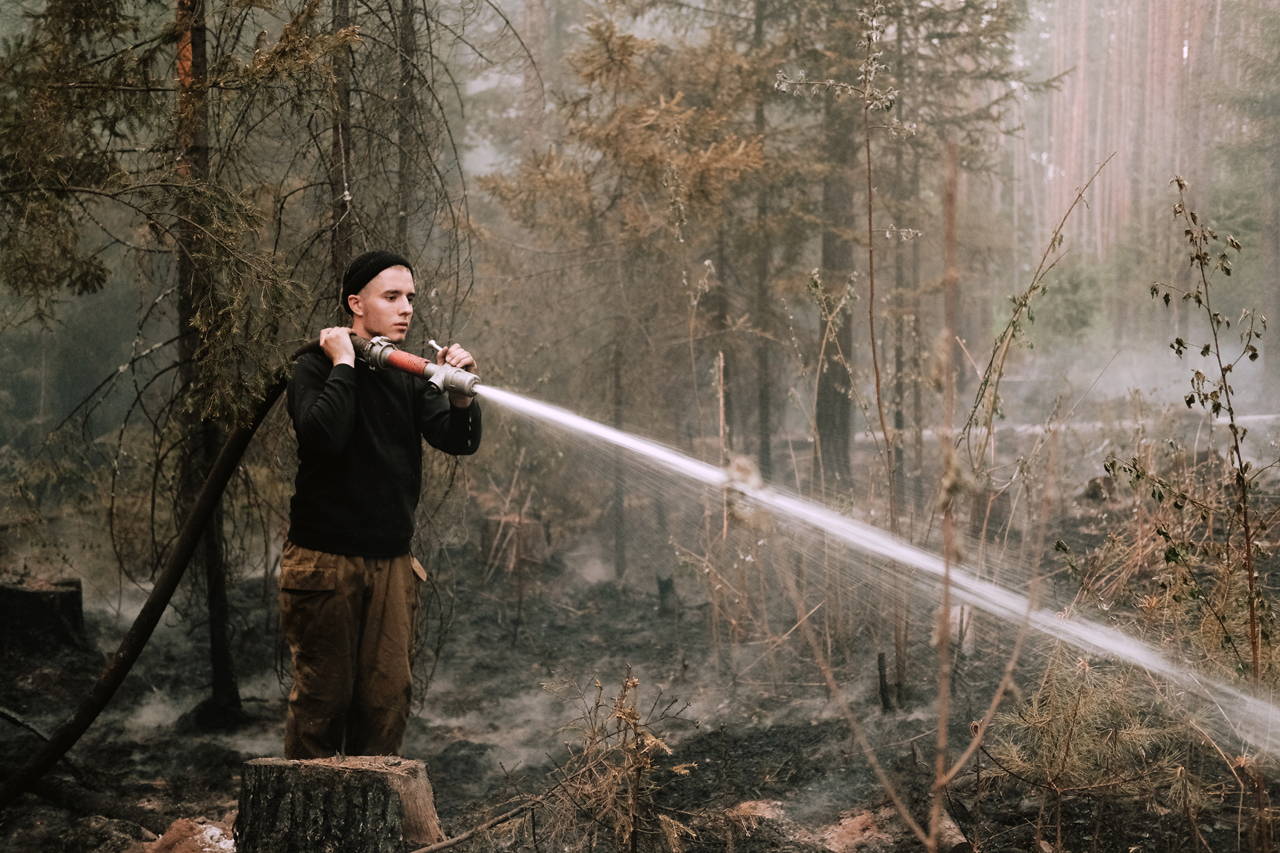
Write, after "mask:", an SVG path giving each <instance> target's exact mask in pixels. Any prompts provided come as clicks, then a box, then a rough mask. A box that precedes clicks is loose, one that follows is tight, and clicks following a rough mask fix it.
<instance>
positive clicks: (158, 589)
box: [0, 335, 476, 809]
mask: <svg viewBox="0 0 1280 853" xmlns="http://www.w3.org/2000/svg"><path fill="white" fill-rule="evenodd" d="M352 338H353V339H354V343H355V345H356V348H357V351H358V352H359V353H360V356H361V357H362V358H364V359H365V360H366V361H369V362H370V363H371V364H377V365H378V366H380V367H394V368H396V369H398V370H403V371H405V372H408V373H413V374H415V375H420V376H426V377H427V378H428V379H430V380H431V381H432V382H433V383H435V384H437V385H438V386H439V387H440V388H441V390H444V391H456V392H458V393H462V394H467V395H468V396H474V394H475V384H476V377H475V376H474V374H469V373H466V372H465V371H462V370H458V369H457V368H453V367H448V366H447V365H435V364H433V363H431V362H427V361H425V360H424V359H421V358H418V357H417V356H413V355H409V354H408V353H405V352H401V351H400V350H397V349H396V348H395V347H394V346H392V345H391V344H390V343H380V342H378V341H376V340H375V341H372V342H371V341H366V340H364V339H363V338H359V337H356V336H355V335H352ZM319 351H320V342H319V340H314V341H311V342H310V343H308V344H305V345H303V346H302V347H301V348H299V349H298V351H297V352H295V353H294V354H293V357H292V359H293V360H296V359H297V358H298V357H299V356H301V355H303V354H304V353H308V352H319ZM459 374H460V375H459ZM437 377H439V379H438V380H437ZM288 385H289V380H288V377H287V376H281V377H280V378H278V379H277V380H276V381H275V382H274V383H273V384H272V385H271V387H270V388H268V389H267V393H266V394H264V395H263V397H262V400H261V401H260V402H259V403H258V405H257V407H256V408H255V409H254V412H253V419H252V420H251V421H250V422H249V423H248V424H246V425H245V426H242V427H240V428H239V429H237V430H236V431H235V432H233V433H231V436H230V437H229V438H228V439H227V441H226V443H225V444H223V445H222V450H221V451H220V452H219V453H218V458H217V459H216V460H214V463H213V467H212V468H211V469H210V470H209V475H208V476H207V477H206V478H205V481H204V485H203V486H201V488H200V494H199V495H197V496H196V502H195V505H194V506H193V507H192V508H191V512H190V513H189V514H188V515H187V519H186V521H185V522H183V524H182V529H181V530H180V531H179V532H178V538H177V539H176V540H175V541H174V543H173V549H172V550H171V551H170V552H169V559H167V560H166V561H165V564H164V568H163V569H161V571H160V574H159V575H158V576H157V577H156V579H155V583H154V585H153V586H152V588H151V594H150V595H149V596H147V601H146V603H145V604H144V605H143V606H142V611H141V612H140V613H139V614H138V617H137V618H136V619H135V620H134V621H133V625H132V626H130V628H129V630H128V632H126V633H125V635H124V639H122V640H121V641H120V647H119V648H118V649H116V653H115V655H113V656H112V658H111V660H110V661H108V662H107V665H106V667H105V668H104V669H103V670H102V674H101V675H99V676H98V680H97V682H96V683H95V684H94V685H93V687H92V688H91V689H90V690H89V692H88V694H86V695H85V697H84V699H82V700H81V701H80V705H79V707H78V708H76V711H75V713H74V714H73V715H72V716H71V718H70V719H68V720H67V721H66V722H64V723H63V724H62V725H60V726H58V728H56V729H55V730H54V731H53V733H52V734H51V735H49V739H48V740H46V741H45V742H44V744H43V745H42V746H41V747H40V748H39V749H37V750H36V751H35V752H34V753H32V754H31V757H30V758H28V759H27V760H26V762H24V763H23V765H22V766H21V767H19V768H18V769H17V770H16V771H14V772H13V774H12V775H11V776H10V777H9V778H8V779H5V780H4V782H3V783H0V809H3V808H5V807H7V806H8V805H9V804H10V803H12V802H13V801H14V800H16V799H17V798H18V797H20V796H21V795H22V794H23V792H24V791H26V790H28V789H29V788H31V787H32V786H33V785H35V783H36V782H37V781H39V779H40V777H41V776H43V775H44V774H45V773H48V772H49V770H50V769H52V768H53V766H54V765H55V764H57V763H58V761H59V760H61V759H62V757H63V756H64V755H66V754H67V752H68V751H69V750H70V749H71V747H73V746H75V745H76V742H77V741H79V740H80V738H81V737H83V736H84V733H85V732H86V731H88V730H89V726H91V725H93V722H94V720H96V719H98V715H99V714H101V713H102V711H103V709H104V708H106V707H107V704H108V703H109V702H110V701H111V698H112V697H113V696H114V695H115V693H116V690H118V689H119V688H120V685H121V684H123V683H124V679H125V676H127V675H128V674H129V670H130V669H132V668H133V665H134V663H136V662H137V660H138V656H139V655H141V654H142V650H143V648H145V647H146V645H147V641H148V640H150V639H151V634H152V633H153V632H154V631H155V629H156V625H158V624H160V617H161V616H163V615H164V611H165V609H166V608H167V607H168V606H169V600H170V599H171V598H173V594H174V593H175V592H176V591H177V589H178V583H179V582H180V581H181V580H182V575H183V574H184V573H185V572H186V570H187V564H188V563H189V562H191V555H192V554H194V553H195V549H196V545H197V544H198V543H199V541H200V537H201V535H202V534H203V533H204V529H205V528H206V527H207V526H208V524H209V519H210V518H211V517H212V516H213V511H214V510H215V509H216V508H217V506H218V502H219V501H220V500H221V499H222V493H223V492H224V491H225V490H226V488H227V483H229V482H231V476H232V475H233V474H234V473H235V470H236V468H237V467H239V465H240V459H241V457H243V456H244V452H245V450H246V449H248V447H249V441H250V440H251V439H252V438H253V436H254V433H256V432H257V431H258V427H259V426H261V425H262V422H263V421H264V420H266V418H267V415H268V414H270V413H271V408H272V406H274V405H275V402H276V400H278V399H279V398H280V395H281V394H282V393H284V390H285V388H287V387H288Z"/></svg>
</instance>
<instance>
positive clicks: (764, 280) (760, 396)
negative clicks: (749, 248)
mask: <svg viewBox="0 0 1280 853" xmlns="http://www.w3.org/2000/svg"><path fill="white" fill-rule="evenodd" d="M764 11H765V4H764V0H756V3H755V32H754V35H753V37H752V47H753V48H754V50H755V52H756V53H757V54H759V52H760V51H762V50H764ZM765 97H766V95H765V94H764V93H763V92H761V93H758V94H757V95H756V104H755V129H756V136H758V137H759V138H760V139H761V140H763V139H764V134H765V130H766V129H767V127H766V123H765V115H764V99H765ZM772 259H773V245H772V244H771V243H770V240H769V189H768V186H767V185H766V184H765V183H764V182H763V181H762V183H761V187H760V189H759V191H758V192H757V193H756V258H755V261H756V264H755V311H754V313H755V326H756V329H758V330H759V331H761V332H767V331H768V330H769V326H770V323H769V317H770V315H771V313H772V312H771V311H770V299H769V269H770V266H771V264H772ZM770 350H771V347H769V346H768V345H767V344H765V343H764V341H757V342H756V346H755V355H756V457H757V462H758V464H759V466H760V476H761V478H762V479H763V480H764V482H766V483H768V482H769V481H770V480H771V479H772V478H773V369H772V366H771V362H772V360H771V359H770V357H769V354H770Z"/></svg>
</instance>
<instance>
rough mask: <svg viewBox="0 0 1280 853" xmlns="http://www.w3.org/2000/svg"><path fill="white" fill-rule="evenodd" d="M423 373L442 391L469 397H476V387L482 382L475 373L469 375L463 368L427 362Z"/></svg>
mask: <svg viewBox="0 0 1280 853" xmlns="http://www.w3.org/2000/svg"><path fill="white" fill-rule="evenodd" d="M423 372H424V373H425V374H426V376H427V378H428V379H429V380H430V381H431V383H432V384H433V385H435V386H436V387H437V388H439V389H440V390H441V391H452V392H454V393H457V394H466V395H467V396H468V397H474V396H475V395H476V385H477V384H478V383H479V382H480V377H479V376H476V375H475V374H474V373H468V372H467V371H465V370H463V369H462V368H461V367H454V366H453V365H452V364H433V363H431V362H427V366H426V367H425V368H424V369H423Z"/></svg>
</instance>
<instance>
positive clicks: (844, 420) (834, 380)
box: [814, 104, 854, 485]
mask: <svg viewBox="0 0 1280 853" xmlns="http://www.w3.org/2000/svg"><path fill="white" fill-rule="evenodd" d="M825 122H826V133H827V150H828V163H829V168H830V171H828V173H827V175H826V176H825V177H824V178H823V181H822V217H823V221H824V223H825V226H826V227H825V229H824V230H823V232H822V271H823V275H824V277H825V284H826V289H827V293H826V296H827V299H828V300H829V301H830V302H834V301H836V300H838V299H839V298H840V294H842V293H843V292H844V290H845V288H846V286H848V283H849V276H850V275H851V274H852V273H853V241H852V239H851V238H850V230H851V229H852V227H853V178H852V176H851V174H850V171H851V169H852V166H853V162H852V161H853V152H854V145H853V131H852V127H851V124H852V122H851V121H850V120H849V116H848V111H847V110H846V109H844V108H843V106H842V105H836V104H828V105H827V112H826V117H825ZM835 324H836V325H837V327H838V328H837V329H836V331H835V335H834V337H833V338H832V339H831V340H828V341H827V343H826V352H825V355H824V358H823V363H822V364H819V365H817V369H818V370H819V377H818V399H817V401H816V405H815V411H814V422H815V424H816V426H817V433H818V449H819V455H820V462H821V473H822V480H823V481H824V482H825V483H842V484H846V485H847V484H848V483H849V481H850V478H851V475H850V470H849V441H850V438H851V436H852V421H853V401H852V397H851V394H852V384H853V375H852V374H853V365H854V354H853V323H852V318H851V317H850V316H849V311H848V310H847V309H845V310H842V311H841V316H840V317H839V318H838V319H837V320H836V322H835ZM824 331H825V330H824Z"/></svg>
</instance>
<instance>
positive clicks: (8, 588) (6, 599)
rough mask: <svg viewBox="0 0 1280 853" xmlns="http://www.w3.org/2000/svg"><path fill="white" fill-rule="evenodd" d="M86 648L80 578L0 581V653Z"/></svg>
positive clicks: (87, 642)
mask: <svg viewBox="0 0 1280 853" xmlns="http://www.w3.org/2000/svg"><path fill="white" fill-rule="evenodd" d="M61 647H71V648H76V649H87V648H89V641H88V639H87V637H86V635H85V631H84V604H83V596H82V593H81V591H80V580H79V579H78V578H77V579H72V580H65V581H56V582H54V583H50V582H49V581H44V580H36V579H31V580H28V581H26V582H25V583H21V584H15V583H5V584H0V653H4V652H15V653H23V654H50V653H53V652H56V651H57V650H58V649H59V648H61Z"/></svg>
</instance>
